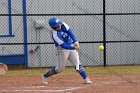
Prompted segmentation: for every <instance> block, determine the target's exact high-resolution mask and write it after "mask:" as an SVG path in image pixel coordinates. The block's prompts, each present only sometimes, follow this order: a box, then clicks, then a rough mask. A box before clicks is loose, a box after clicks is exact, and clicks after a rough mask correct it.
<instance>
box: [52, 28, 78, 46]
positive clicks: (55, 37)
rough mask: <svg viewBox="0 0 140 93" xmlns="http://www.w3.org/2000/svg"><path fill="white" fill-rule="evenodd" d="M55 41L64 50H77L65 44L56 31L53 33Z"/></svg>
mask: <svg viewBox="0 0 140 93" xmlns="http://www.w3.org/2000/svg"><path fill="white" fill-rule="evenodd" d="M53 40H54V42H55V43H57V45H58V46H60V47H62V48H64V49H75V47H74V46H70V45H67V44H66V43H65V42H63V40H62V39H61V37H59V35H57V32H56V31H54V32H53Z"/></svg>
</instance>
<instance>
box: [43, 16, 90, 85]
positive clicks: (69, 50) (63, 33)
mask: <svg viewBox="0 0 140 93" xmlns="http://www.w3.org/2000/svg"><path fill="white" fill-rule="evenodd" d="M48 23H49V25H50V27H51V28H52V29H53V31H52V39H53V41H54V44H55V46H56V50H57V51H56V56H57V57H56V58H57V66H56V67H52V68H51V69H50V70H49V71H48V72H47V73H45V74H43V83H44V84H48V82H47V78H48V77H50V76H52V75H54V74H57V73H60V72H61V71H63V70H64V68H65V66H66V64H67V61H68V60H70V61H71V62H72V63H73V64H74V65H75V66H76V64H77V63H78V62H79V55H78V51H79V49H80V47H79V43H78V41H77V39H76V36H75V35H74V33H73V31H72V29H71V28H70V27H69V26H68V25H67V24H66V23H64V22H61V21H60V20H59V19H58V18H57V17H52V18H50V20H49V22H48ZM78 67H79V69H78V70H77V72H78V73H79V74H80V75H81V76H82V78H83V79H84V82H85V83H86V84H91V83H92V82H91V81H90V80H89V78H88V77H87V74H86V71H85V70H84V67H83V66H82V64H81V63H80V62H79V65H78Z"/></svg>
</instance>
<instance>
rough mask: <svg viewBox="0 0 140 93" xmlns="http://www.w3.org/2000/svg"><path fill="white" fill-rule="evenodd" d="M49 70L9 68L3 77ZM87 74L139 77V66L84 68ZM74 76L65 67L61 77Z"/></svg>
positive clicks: (73, 71)
mask: <svg viewBox="0 0 140 93" xmlns="http://www.w3.org/2000/svg"><path fill="white" fill-rule="evenodd" d="M48 70H49V68H28V69H23V68H20V69H19V68H16V66H15V67H11V68H9V70H8V72H7V73H6V74H5V75H4V76H32V75H41V74H42V73H45V72H47V71H48ZM85 70H86V71H87V73H88V74H91V75H94V74H96V75H140V66H107V67H85ZM67 74H76V72H75V69H74V68H73V67H67V68H66V69H65V70H64V71H63V72H62V73H61V75H67Z"/></svg>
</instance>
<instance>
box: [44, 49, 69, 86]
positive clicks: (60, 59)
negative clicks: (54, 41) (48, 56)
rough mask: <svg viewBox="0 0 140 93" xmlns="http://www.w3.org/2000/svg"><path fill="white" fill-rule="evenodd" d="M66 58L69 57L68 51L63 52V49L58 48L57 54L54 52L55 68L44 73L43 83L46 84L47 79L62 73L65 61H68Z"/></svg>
mask: <svg viewBox="0 0 140 93" xmlns="http://www.w3.org/2000/svg"><path fill="white" fill-rule="evenodd" d="M68 56H69V51H67V50H65V49H61V48H58V49H57V52H56V62H57V66H56V67H52V68H51V69H50V70H49V71H48V72H47V73H45V74H44V75H43V78H44V79H43V83H46V84H47V78H48V77H50V76H52V75H54V74H57V73H60V72H62V71H63V70H64V69H65V66H66V63H67V60H68Z"/></svg>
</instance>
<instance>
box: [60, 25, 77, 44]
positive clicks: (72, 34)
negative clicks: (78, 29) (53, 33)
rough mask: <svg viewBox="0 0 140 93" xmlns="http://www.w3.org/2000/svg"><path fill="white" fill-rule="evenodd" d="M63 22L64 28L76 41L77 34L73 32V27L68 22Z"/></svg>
mask: <svg viewBox="0 0 140 93" xmlns="http://www.w3.org/2000/svg"><path fill="white" fill-rule="evenodd" d="M62 24H63V25H62V28H63V29H64V30H65V31H66V32H67V33H68V34H69V35H70V37H71V39H72V40H73V42H76V41H77V39H76V36H75V34H74V33H73V31H72V29H71V28H70V27H69V26H68V25H67V24H66V23H64V22H63V23H62Z"/></svg>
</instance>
